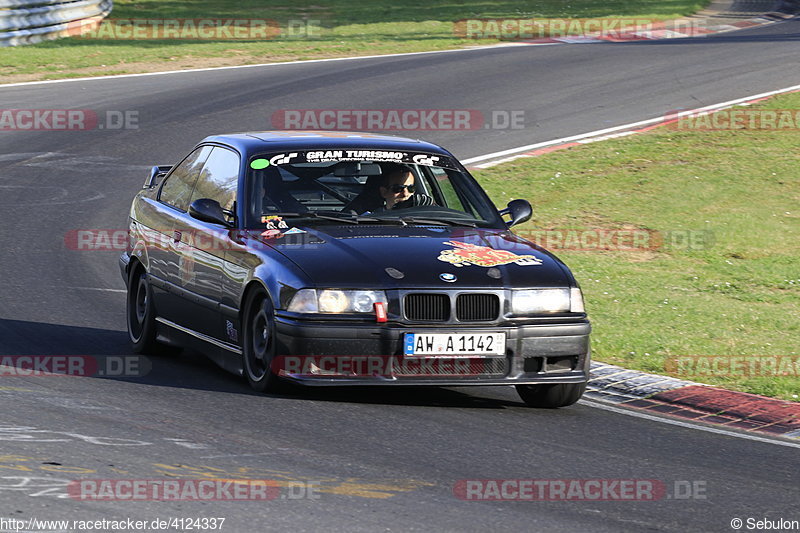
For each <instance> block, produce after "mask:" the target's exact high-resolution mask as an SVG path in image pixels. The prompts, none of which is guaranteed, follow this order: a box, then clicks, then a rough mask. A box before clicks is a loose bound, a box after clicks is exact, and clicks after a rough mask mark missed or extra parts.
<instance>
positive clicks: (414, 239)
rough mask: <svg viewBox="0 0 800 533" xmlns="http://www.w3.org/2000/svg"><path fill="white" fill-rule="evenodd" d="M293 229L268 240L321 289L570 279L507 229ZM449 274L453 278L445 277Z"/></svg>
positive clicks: (552, 283)
mask: <svg viewBox="0 0 800 533" xmlns="http://www.w3.org/2000/svg"><path fill="white" fill-rule="evenodd" d="M299 230H302V233H301V232H300V231H299ZM291 231H292V232H290V233H283V234H281V235H280V236H278V237H276V238H270V239H266V240H265V241H264V242H265V243H266V244H268V245H269V246H270V247H271V248H272V249H274V250H276V251H278V252H280V253H281V254H283V255H284V256H286V257H287V258H288V259H289V260H291V261H292V262H294V263H295V264H296V265H297V266H298V267H300V268H301V269H302V270H303V271H304V272H305V273H306V274H307V275H308V276H309V277H310V278H311V279H312V280H313V282H314V283H315V284H317V286H320V287H325V286H331V287H340V288H348V287H354V288H355V287H359V288H360V287H363V288H379V287H382V288H390V287H394V288H400V287H405V288H440V289H457V288H461V287H464V288H467V287H468V288H484V289H486V288H503V287H567V286H569V285H571V283H572V275H571V274H570V273H569V270H568V269H567V267H566V266H565V265H564V264H563V263H562V262H561V261H559V260H558V259H557V258H556V257H554V256H553V255H551V254H550V253H549V252H547V251H545V250H544V249H542V248H540V247H538V246H536V245H535V244H533V243H531V242H529V241H526V240H525V239H522V238H521V237H518V236H516V235H514V234H513V233H511V232H510V231H508V230H498V229H480V228H478V229H473V228H464V227H456V226H444V227H433V226H427V227H420V226H409V227H402V226H368V225H347V226H333V225H331V226H324V225H323V226H317V227H313V228H312V227H305V226H303V227H300V228H297V229H293V230H291ZM295 232H296V233H295ZM452 276H455V280H454V281H445V280H444V279H442V278H443V277H444V278H450V277H452Z"/></svg>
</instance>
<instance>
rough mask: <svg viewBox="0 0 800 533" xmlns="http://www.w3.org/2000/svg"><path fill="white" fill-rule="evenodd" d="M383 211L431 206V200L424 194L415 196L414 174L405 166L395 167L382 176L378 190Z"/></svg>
mask: <svg viewBox="0 0 800 533" xmlns="http://www.w3.org/2000/svg"><path fill="white" fill-rule="evenodd" d="M379 191H380V195H381V197H382V198H383V202H384V207H383V208H384V209H386V210H387V211H388V210H391V209H403V208H406V207H416V206H420V205H433V203H434V202H433V198H431V197H430V196H428V195H426V194H422V193H420V194H415V193H416V185H414V173H413V172H412V171H411V168H410V167H408V166H406V165H397V166H396V167H394V168H393V169H392V170H390V171H389V172H388V173H386V174H384V175H383V182H382V183H381V186H380V188H379Z"/></svg>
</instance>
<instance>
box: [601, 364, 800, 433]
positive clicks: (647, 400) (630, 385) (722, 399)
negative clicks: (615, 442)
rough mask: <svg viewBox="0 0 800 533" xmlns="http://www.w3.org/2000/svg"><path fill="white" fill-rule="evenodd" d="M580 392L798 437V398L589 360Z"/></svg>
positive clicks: (640, 407)
mask: <svg viewBox="0 0 800 533" xmlns="http://www.w3.org/2000/svg"><path fill="white" fill-rule="evenodd" d="M586 396H587V397H588V398H590V399H595V400H601V401H605V402H610V403H614V404H617V405H620V406H624V407H631V408H634V409H636V410H639V411H643V412H652V413H658V414H661V415H668V416H671V417H677V418H682V419H691V420H694V421H697V422H703V423H706V424H712V425H714V426H721V427H726V428H731V429H737V430H744V431H747V432H757V433H762V434H768V435H772V436H779V437H786V438H790V439H798V440H800V403H796V402H789V401H784V400H776V399H774V398H767V397H766V396H758V395H756V394H748V393H745V392H736V391H730V390H726V389H720V388H718V387H712V386H710V385H703V384H702V383H694V382H692V381H684V380H681V379H676V378H673V377H669V376H659V375H655V374H648V373H646V372H639V371H638V370H628V369H626V368H622V367H619V366H614V365H608V364H605V363H596V362H595V363H592V369H591V374H590V379H589V385H588V387H587V389H586Z"/></svg>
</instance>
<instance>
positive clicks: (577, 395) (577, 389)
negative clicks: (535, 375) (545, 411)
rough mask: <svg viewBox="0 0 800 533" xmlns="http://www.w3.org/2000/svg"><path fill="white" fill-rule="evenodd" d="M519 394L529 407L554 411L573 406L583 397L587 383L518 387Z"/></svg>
mask: <svg viewBox="0 0 800 533" xmlns="http://www.w3.org/2000/svg"><path fill="white" fill-rule="evenodd" d="M516 388H517V393H518V394H519V396H520V398H522V401H523V402H525V404H526V405H527V406H528V407H545V408H549V409H554V408H556V407H566V406H568V405H572V404H574V403H575V402H577V401H578V400H580V399H581V396H583V393H584V391H586V383H585V382H584V383H553V384H545V385H516Z"/></svg>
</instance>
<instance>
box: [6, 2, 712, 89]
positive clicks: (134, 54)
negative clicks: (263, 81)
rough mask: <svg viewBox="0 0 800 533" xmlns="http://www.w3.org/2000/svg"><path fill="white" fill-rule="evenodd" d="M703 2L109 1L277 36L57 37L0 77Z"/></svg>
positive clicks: (412, 48) (353, 47) (127, 15)
mask: <svg viewBox="0 0 800 533" xmlns="http://www.w3.org/2000/svg"><path fill="white" fill-rule="evenodd" d="M706 4H708V1H707V0H670V1H669V2H665V1H664V0H610V1H607V2H597V1H596V0H571V1H570V2H565V1H564V0H539V1H537V2H535V3H532V2H529V1H523V0H505V1H501V2H491V3H489V2H485V1H479V0H458V1H456V2H450V1H444V0H426V1H422V0H411V1H406V2H403V3H401V4H398V3H397V2H394V1H392V0H374V1H371V2H357V1H354V0H315V1H306V0H298V1H295V2H289V1H287V0H237V1H232V0H182V1H180V2H176V1H171V2H165V1H163V0H116V1H115V2H114V11H113V12H112V13H111V16H110V17H109V18H110V19H117V20H131V19H136V20H145V19H148V20H163V19H212V18H219V19H267V20H271V21H274V22H275V23H277V25H278V26H280V27H281V29H282V30H283V34H282V35H280V36H278V37H277V38H274V39H268V40H258V39H257V40H216V41H215V40H191V39H169V40H166V39H161V40H130V39H118V38H104V39H100V38H98V39H86V38H67V39H59V40H56V41H50V42H46V43H40V44H36V45H30V46H19V47H14V48H5V49H2V50H0V80H2V82H5V83H10V82H19V81H33V80H44V79H57V78H67V77H76V76H96V75H109V74H126V73H137V72H154V71H159V70H175V69H184V68H198V67H213V66H225V65H243V64H255V63H264V62H272V61H289V60H298V59H315V58H325V57H344V56H354V55H371V54H388V53H397V52H419V51H426V50H444V49H450V48H459V47H463V46H468V45H479V44H493V43H496V42H498V40H497V39H480V40H474V39H463V38H460V37H459V36H458V35H456V33H455V32H454V22H455V21H458V20H462V19H470V18H480V17H492V18H495V17H497V18H501V17H502V18H505V17H508V18H515V19H531V18H533V19H554V18H581V19H587V18H630V17H636V18H638V19H652V20H664V19H671V18H676V17H680V16H684V15H688V14H691V13H693V12H696V11H697V10H699V9H701V8H702V7H704V6H705V5H706ZM289 30H291V31H289Z"/></svg>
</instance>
